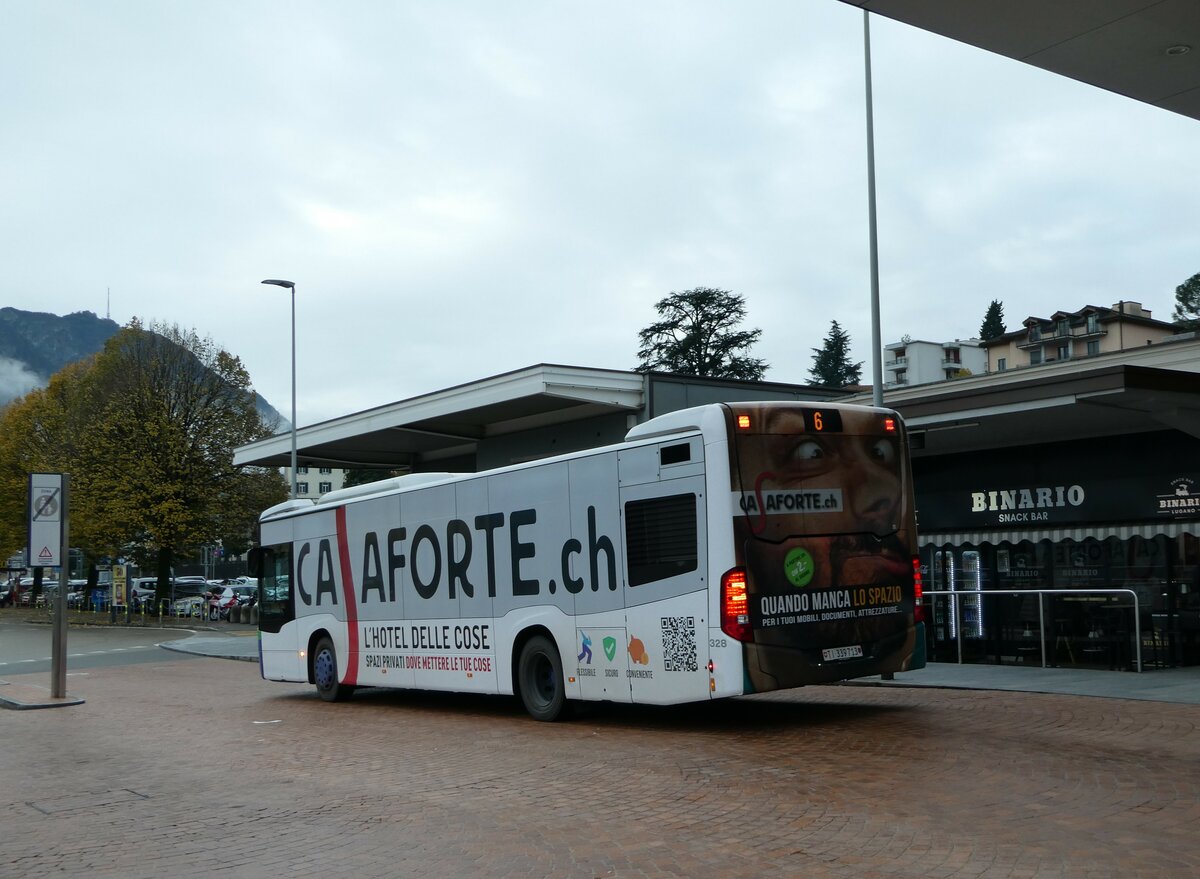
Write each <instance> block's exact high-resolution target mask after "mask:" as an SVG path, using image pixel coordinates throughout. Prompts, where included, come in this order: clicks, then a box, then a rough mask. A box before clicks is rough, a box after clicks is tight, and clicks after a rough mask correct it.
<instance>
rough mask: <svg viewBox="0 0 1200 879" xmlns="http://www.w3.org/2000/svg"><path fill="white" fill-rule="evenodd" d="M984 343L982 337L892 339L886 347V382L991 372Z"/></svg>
mask: <svg viewBox="0 0 1200 879" xmlns="http://www.w3.org/2000/svg"><path fill="white" fill-rule="evenodd" d="M981 344H982V343H981V342H980V341H979V340H978V339H967V340H965V341H962V340H959V339H955V340H954V341H953V342H926V341H922V340H920V339H918V340H912V339H904V340H903V341H900V342H892V343H891V344H888V345H885V346H884V348H883V350H884V358H883V371H884V376H883V378H884V385H885V387H889V388H894V387H901V386H907V385H922V384H927V383H929V382H940V381H945V380H946V379H951V378H960V377H962V376H964V375H978V374H979V373H983V372H987V352H986V351H984V350H983V348H982V347H981Z"/></svg>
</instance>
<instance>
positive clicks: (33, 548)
mask: <svg viewBox="0 0 1200 879" xmlns="http://www.w3.org/2000/svg"><path fill="white" fill-rule="evenodd" d="M69 483H70V479H69V477H68V476H67V474H66V473H30V474H29V564H30V566H31V567H40V568H58V569H59V573H58V589H57V591H56V592H55V595H54V635H53V649H52V652H51V659H50V695H51V697H52V698H55V699H63V698H65V697H66V695H67V581H68V579H69V577H70V571H69V570H68V566H67V564H66V559H67V547H68V545H69V542H70V520H69V516H68V509H67V493H68V488H69Z"/></svg>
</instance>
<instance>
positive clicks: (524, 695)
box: [517, 635, 567, 721]
mask: <svg viewBox="0 0 1200 879" xmlns="http://www.w3.org/2000/svg"><path fill="white" fill-rule="evenodd" d="M517 687H518V689H519V690H520V693H521V701H522V702H523V703H524V704H525V710H526V711H528V712H529V714H530V716H532V717H533V719H534V720H547V721H553V720H559V719H560V718H562V717H563V715H564V710H563V709H564V708H565V706H566V701H567V694H566V692H565V690H564V688H563V670H562V658H561V657H559V655H558V648H556V647H555V646H554V642H553V641H551V640H550V639H549V638H545V637H543V636H541V635H536V636H534V637H533V638H530V639H529V640H528V641H526V642H525V646H524V647H523V648H521V658H520V660H519V661H518V663H517Z"/></svg>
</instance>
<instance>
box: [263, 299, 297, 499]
mask: <svg viewBox="0 0 1200 879" xmlns="http://www.w3.org/2000/svg"><path fill="white" fill-rule="evenodd" d="M263 283H264V284H274V285H275V286H276V287H287V288H288V289H289V290H291V291H292V499H293V500H294V499H295V497H296V285H295V284H294V283H293V282H291V281H280V280H278V279H268V280H266V281H263Z"/></svg>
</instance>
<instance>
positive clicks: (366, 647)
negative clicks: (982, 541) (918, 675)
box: [251, 402, 925, 721]
mask: <svg viewBox="0 0 1200 879" xmlns="http://www.w3.org/2000/svg"><path fill="white" fill-rule="evenodd" d="M915 525H916V523H915V513H914V508H913V488H912V476H911V471H910V466H909V458H908V446H907V438H906V433H905V428H904V425H903V422H902V421H901V419H900V417H899V415H898V414H897V413H895V412H893V411H891V410H887V409H881V408H871V407H863V406H852V405H845V404H835V403H826V402H822V403H819V404H816V403H814V404H805V403H796V402H756V403H745V404H737V403H728V404H725V403H722V404H713V405H706V406H700V407H696V408H691V409H684V410H680V411H676V412H672V413H669V414H666V415H662V416H659V417H656V418H653V419H650V420H648V421H646V422H644V423H642V424H639V425H636V426H635V427H633V428H632V429H631V430H630V431H629V432H628V434H627V435H626V438H625V440H624V442H621V443H618V444H616V445H611V446H606V447H601V448H596V449H591V450H587V451H581V452H573V453H571V454H565V455H561V456H558V457H553V458H546V459H542V460H537V461H532V462H528V463H521V464H515V465H512V466H508V467H502V468H499V469H496V470H489V471H485V472H479V473H468V474H452V473H413V474H409V475H406V476H400V477H396V478H394V479H387V480H383V481H380V482H375V483H372V484H368V485H361V486H354V487H350V488H346V489H342V490H339V491H334V492H330V493H328V494H325V495H323V496H322V497H321V498H319V499H317V500H313V499H294V500H290V501H286V502H284V503H282V504H279V505H277V506H274V507H271V508H270V509H268V510H266V511H265V512H264V513H262V515H261V517H260V526H261V545H260V546H259V547H258V548H257V549H256V550H255V551H254V553H253V557H252V571H251V573H252V574H254V575H255V576H258V577H259V578H260V580H259V602H258V608H259V638H260V654H261V660H260V662H261V670H262V675H263V677H264V678H266V679H268V680H274V681H296V682H307V683H311V684H314V685H315V687H316V691H317V693H318V694H319V695H320V696H321V697H322V698H323V699H325V700H328V701H338V700H342V699H346V698H348V697H349V696H351V695H352V694H353V692H354V690H355V688H357V687H396V688H418V689H430V690H447V691H461V692H474V693H499V694H508V695H515V696H518V697H519V698H520V700H521V701H522V702H523V704H524V706H525V708H526V710H527V711H528V712H529V714H530V715H532V716H533V717H534V718H536V719H539V720H546V721H550V720H555V719H558V718H559V717H561V716H563V715H564V710H565V709H567V708H568V707H569V706H570V704H571V703H572V702H574V701H612V702H628V703H648V704H659V705H665V704H677V703H684V702H696V701H703V700H708V699H719V698H725V697H730V696H741V695H745V694H751V693H764V692H768V691H771V690H778V689H783V688H791V687H800V686H803V685H805V684H815V683H825V682H832V681H840V680H846V679H850V678H858V677H863V676H868V675H877V674H890V673H895V672H903V671H907V670H912V669H916V668H920V667H922V666H923V665H924V663H925V658H924V643H925V639H924V636H923V631H922V627H923V621H922V609H921V602H920V593H921V577H920V567H919V564H918V560H917V550H916V527H915Z"/></svg>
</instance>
